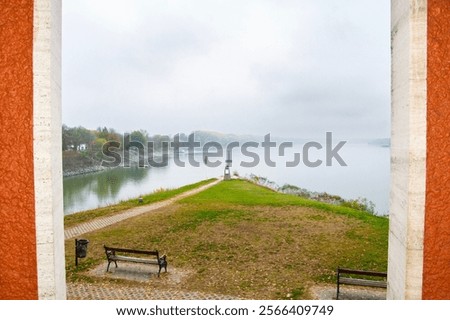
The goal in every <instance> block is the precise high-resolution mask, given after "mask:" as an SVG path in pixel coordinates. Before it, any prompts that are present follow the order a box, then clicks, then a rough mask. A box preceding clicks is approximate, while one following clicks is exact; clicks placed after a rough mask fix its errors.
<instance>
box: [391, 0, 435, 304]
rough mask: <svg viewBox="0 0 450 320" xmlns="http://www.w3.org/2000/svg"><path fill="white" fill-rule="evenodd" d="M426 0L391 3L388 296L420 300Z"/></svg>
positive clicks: (423, 197)
mask: <svg viewBox="0 0 450 320" xmlns="http://www.w3.org/2000/svg"><path fill="white" fill-rule="evenodd" d="M426 6H427V1H426V0H418V1H412V0H393V1H392V11H391V12H392V13H391V19H392V20H391V28H392V123H391V126H392V132H391V199H390V212H389V214H390V216H389V218H390V230H389V258H388V298H390V299H420V298H421V296H422V268H423V226H424V215H425V170H426V111H427V109H426V62H427V56H426V49H427V47H426V41H427V35H426V20H427V19H426V18H427V15H426V14H427V7H426Z"/></svg>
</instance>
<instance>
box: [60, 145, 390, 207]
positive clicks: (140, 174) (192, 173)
mask: <svg viewBox="0 0 450 320" xmlns="http://www.w3.org/2000/svg"><path fill="white" fill-rule="evenodd" d="M252 151H253V150H252ZM294 151H295V152H299V151H301V148H297V149H295V150H293V151H292V153H293V152H294ZM323 151H324V150H320V152H323ZM320 152H319V151H318V152H317V153H311V154H310V157H311V158H310V159H312V160H315V159H318V158H320V157H322V158H323V154H320ZM258 153H259V154H260V156H261V157H260V159H261V163H260V164H259V165H258V166H257V167H254V168H244V167H241V166H239V164H240V162H241V161H246V162H248V161H250V160H251V159H249V158H248V157H247V158H246V157H244V156H243V155H241V154H239V153H234V152H233V165H232V168H231V169H232V170H231V171H232V172H234V171H238V172H239V174H240V175H241V176H246V175H250V174H251V173H253V174H256V175H260V176H263V177H267V178H268V179H269V180H272V181H274V182H276V183H277V184H278V185H280V186H281V185H283V184H285V183H289V184H292V185H297V186H299V187H302V188H306V189H308V190H311V191H317V192H328V193H331V194H337V195H340V196H342V197H344V198H346V199H350V198H353V199H354V198H358V197H364V198H367V199H368V200H370V201H373V202H374V203H375V205H376V208H375V210H376V211H378V213H380V214H386V213H387V212H388V202H389V171H390V160H389V154H390V150H389V148H381V147H377V146H370V145H363V144H361V145H357V144H354V145H352V144H348V145H346V146H345V147H344V148H343V149H342V154H341V155H342V158H343V159H344V160H345V162H346V163H347V166H346V167H341V166H339V165H336V164H335V165H333V166H331V167H327V166H325V165H323V166H320V167H317V168H309V167H306V166H305V165H303V164H300V165H299V166H298V167H293V168H287V167H286V161H290V160H292V159H293V156H292V153H290V154H289V153H287V154H286V155H285V157H279V156H275V155H273V156H272V157H271V160H273V161H275V162H276V164H277V165H276V167H270V166H268V165H266V164H265V163H264V160H263V159H264V157H263V150H259V151H258ZM172 160H173V159H171V161H169V165H168V166H167V167H162V168H137V167H134V168H114V169H109V170H107V171H103V172H99V173H93V174H87V175H81V176H75V177H68V178H64V213H65V214H70V213H74V212H78V211H83V210H88V209H93V208H97V207H102V206H106V205H109V204H114V203H117V202H119V201H121V200H126V199H129V198H136V197H138V196H139V195H143V194H148V193H151V192H153V191H154V190H155V189H159V188H176V187H180V186H182V185H186V184H190V183H194V182H197V181H200V180H204V179H207V178H211V177H219V176H221V175H222V174H223V169H224V165H222V166H220V167H217V168H209V167H206V166H205V165H204V164H203V161H202V160H203V159H202V156H201V154H198V155H196V160H197V161H198V162H199V163H200V167H198V168H197V167H192V166H191V165H189V162H188V160H187V159H186V156H182V160H184V161H185V163H186V165H185V167H180V166H177V165H175V164H174V163H173V161H172ZM214 160H218V159H214ZM221 160H222V162H224V160H225V159H221Z"/></svg>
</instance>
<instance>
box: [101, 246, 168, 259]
mask: <svg viewBox="0 0 450 320" xmlns="http://www.w3.org/2000/svg"><path fill="white" fill-rule="evenodd" d="M103 247H104V248H105V252H106V254H108V252H111V253H112V254H113V255H115V254H116V252H121V253H133V254H144V255H150V256H156V259H158V260H159V252H158V250H154V251H149V250H135V249H125V248H113V247H107V246H103Z"/></svg>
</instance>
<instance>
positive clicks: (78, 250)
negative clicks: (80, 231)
mask: <svg viewBox="0 0 450 320" xmlns="http://www.w3.org/2000/svg"><path fill="white" fill-rule="evenodd" d="M88 243H89V240H86V239H75V265H76V266H78V258H86V255H87V249H88Z"/></svg>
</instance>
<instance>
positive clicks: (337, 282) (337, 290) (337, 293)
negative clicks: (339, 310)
mask: <svg viewBox="0 0 450 320" xmlns="http://www.w3.org/2000/svg"><path fill="white" fill-rule="evenodd" d="M336 288H337V289H336V300H339V268H338V270H337V280H336Z"/></svg>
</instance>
